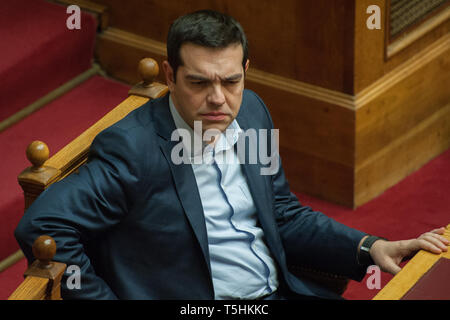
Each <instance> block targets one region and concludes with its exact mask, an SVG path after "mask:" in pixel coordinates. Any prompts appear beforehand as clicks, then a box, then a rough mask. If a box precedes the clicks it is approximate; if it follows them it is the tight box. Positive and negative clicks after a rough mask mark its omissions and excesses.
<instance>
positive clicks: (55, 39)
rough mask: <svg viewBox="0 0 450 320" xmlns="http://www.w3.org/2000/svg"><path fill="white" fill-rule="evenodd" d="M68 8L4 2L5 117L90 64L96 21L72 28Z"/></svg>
mask: <svg viewBox="0 0 450 320" xmlns="http://www.w3.org/2000/svg"><path fill="white" fill-rule="evenodd" d="M68 17H69V15H68V14H67V13H66V8H65V7H63V6H59V5H56V4H53V3H49V2H47V1H45V0H2V1H0V39H1V41H2V50H0V121H2V120H4V119H5V118H7V117H9V116H11V115H13V114H14V113H16V112H18V111H19V110H20V109H22V108H24V107H26V106H27V105H29V104H31V103H32V102H34V101H35V100H37V99H38V98H40V97H42V96H44V95H45V94H47V93H48V92H50V91H52V90H54V89H55V88H57V87H59V86H61V85H62V84H64V83H65V82H67V81H68V80H70V79H72V78H73V77H75V76H77V75H78V74H80V73H82V72H83V71H86V70H87V69H89V68H90V66H91V63H92V61H91V60H92V56H93V50H94V41H95V32H96V21H95V19H94V18H93V17H92V16H91V15H89V14H86V13H82V15H81V29H80V30H69V29H67V27H66V19H67V18H68Z"/></svg>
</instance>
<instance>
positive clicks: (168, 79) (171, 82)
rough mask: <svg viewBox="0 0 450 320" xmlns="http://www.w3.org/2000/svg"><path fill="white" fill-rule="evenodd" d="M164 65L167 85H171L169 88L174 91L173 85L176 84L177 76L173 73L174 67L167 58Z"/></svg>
mask: <svg viewBox="0 0 450 320" xmlns="http://www.w3.org/2000/svg"><path fill="white" fill-rule="evenodd" d="M162 67H163V70H164V75H165V77H166V83H167V86H168V87H169V90H170V91H172V90H173V87H174V86H175V78H174V74H173V69H172V67H171V66H170V64H169V61H167V60H164V61H163V63H162Z"/></svg>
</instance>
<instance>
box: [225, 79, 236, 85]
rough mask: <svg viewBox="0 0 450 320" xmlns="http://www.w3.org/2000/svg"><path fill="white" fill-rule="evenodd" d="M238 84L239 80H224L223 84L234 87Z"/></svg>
mask: <svg viewBox="0 0 450 320" xmlns="http://www.w3.org/2000/svg"><path fill="white" fill-rule="evenodd" d="M239 82H240V80H226V81H225V82H224V84H225V85H235V84H238V83H239Z"/></svg>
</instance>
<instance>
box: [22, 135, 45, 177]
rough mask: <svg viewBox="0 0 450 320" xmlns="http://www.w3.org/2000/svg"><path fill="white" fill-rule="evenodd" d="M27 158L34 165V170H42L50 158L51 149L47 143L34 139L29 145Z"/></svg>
mask: <svg viewBox="0 0 450 320" xmlns="http://www.w3.org/2000/svg"><path fill="white" fill-rule="evenodd" d="M26 154H27V158H28V160H29V161H30V162H31V164H32V165H33V167H32V170H33V171H42V170H43V165H44V163H45V161H47V160H48V157H49V155H50V151H49V149H48V147H47V145H46V144H45V143H44V142H42V141H33V142H32V143H30V144H29V145H28V148H27V151H26Z"/></svg>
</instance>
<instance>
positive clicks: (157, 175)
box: [15, 90, 365, 299]
mask: <svg viewBox="0 0 450 320" xmlns="http://www.w3.org/2000/svg"><path fill="white" fill-rule="evenodd" d="M168 100H169V99H168V95H166V96H164V97H162V98H160V99H155V100H152V101H149V102H148V103H146V104H145V105H143V106H141V107H140V108H138V109H137V110H135V111H133V112H131V113H130V114H129V115H128V116H127V117H125V118H124V119H123V120H121V121H119V122H117V123H116V124H114V125H113V126H111V127H110V128H108V129H106V130H104V131H103V132H101V133H100V134H99V135H98V136H97V137H96V138H95V140H94V142H93V144H92V146H91V149H90V154H89V160H88V163H87V164H85V165H84V166H82V167H81V168H80V170H79V172H78V173H76V174H72V175H71V176H69V177H67V178H65V179H64V180H62V181H60V182H58V183H55V184H54V185H52V186H51V187H49V188H48V189H47V190H46V191H44V192H43V193H42V194H41V195H40V196H39V198H38V199H37V200H36V201H35V202H34V203H33V204H32V205H31V206H30V208H29V209H28V210H27V211H26V213H25V215H24V217H23V218H22V220H21V221H20V223H19V225H18V227H17V229H16V232H15V236H16V238H17V240H18V242H19V244H20V246H21V248H22V250H23V251H24V253H25V255H26V257H27V258H28V259H29V261H31V260H32V259H33V256H32V252H31V246H32V243H33V241H34V240H35V239H36V238H37V237H38V236H40V235H42V234H47V235H50V236H52V237H53V238H54V239H55V240H56V244H57V248H58V249H57V253H56V255H55V258H54V260H55V261H61V262H64V263H66V264H67V265H77V266H79V267H80V269H81V289H72V290H70V289H68V288H67V286H66V280H67V277H68V276H70V275H71V274H68V273H67V274H66V275H65V277H63V280H62V283H61V285H62V296H63V298H64V299H70V298H82V299H113V298H121V299H214V288H213V283H212V278H211V270H210V259H209V253H208V238H207V232H206V226H205V219H204V216H203V209H202V204H201V201H200V196H199V192H198V189H197V184H196V181H195V177H194V173H193V171H192V168H191V165H190V164H180V165H176V164H174V163H173V162H172V161H171V156H170V155H171V150H172V148H173V147H174V146H175V145H176V144H177V143H178V142H177V141H171V134H172V131H173V130H175V129H176V128H175V124H174V122H173V119H172V116H171V114H170V110H169V103H168ZM237 121H238V123H239V125H240V127H241V128H242V129H243V130H246V129H250V128H254V129H256V130H258V129H268V130H270V129H272V128H273V124H272V120H271V118H270V115H269V112H268V110H267V108H266V106H265V105H264V103H263V102H262V100H261V99H260V98H259V97H258V96H257V95H256V94H255V93H253V92H252V91H249V90H244V94H243V101H242V105H241V108H240V111H239V114H238V116H237ZM281 134H282V132H281ZM269 141H270V140H269ZM242 168H243V172H244V174H245V176H246V178H247V181H248V184H249V188H250V191H251V194H252V196H253V199H254V202H255V205H256V207H257V210H258V212H257V216H258V223H259V225H260V226H261V227H262V229H263V231H264V235H265V241H266V244H267V246H268V248H269V249H270V252H271V253H272V255H273V257H274V260H275V261H276V264H277V268H278V272H279V277H280V279H279V280H280V283H281V285H282V286H284V287H286V288H288V289H289V290H291V291H292V292H295V293H297V294H300V295H304V296H310V297H320V298H337V297H338V296H336V295H335V294H333V293H332V292H330V291H328V290H327V289H325V288H323V287H320V286H319V285H317V284H315V283H313V282H310V281H308V280H306V279H299V278H297V277H295V276H294V275H293V274H292V273H291V272H289V270H288V265H296V264H297V265H308V266H310V267H312V268H318V269H321V270H324V271H327V272H333V273H337V274H341V275H344V276H347V277H349V278H352V279H355V280H361V279H362V278H363V277H364V275H365V268H363V267H361V266H359V265H358V263H357V260H356V253H357V245H358V243H359V241H360V240H361V238H362V237H363V236H364V235H365V234H364V233H362V232H360V231H357V230H354V229H352V228H349V227H346V226H344V225H342V224H340V223H337V222H336V221H334V220H332V219H330V218H328V217H326V216H325V215H324V214H322V213H320V212H315V211H313V210H312V209H311V208H309V207H306V206H302V205H301V204H300V203H299V202H298V199H297V198H296V197H295V195H294V194H292V193H291V192H290V189H289V186H288V182H287V181H286V178H285V175H284V172H283V169H282V167H281V165H280V168H279V170H278V172H277V173H276V174H274V175H261V174H260V168H261V165H260V164H243V165H242Z"/></svg>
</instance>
